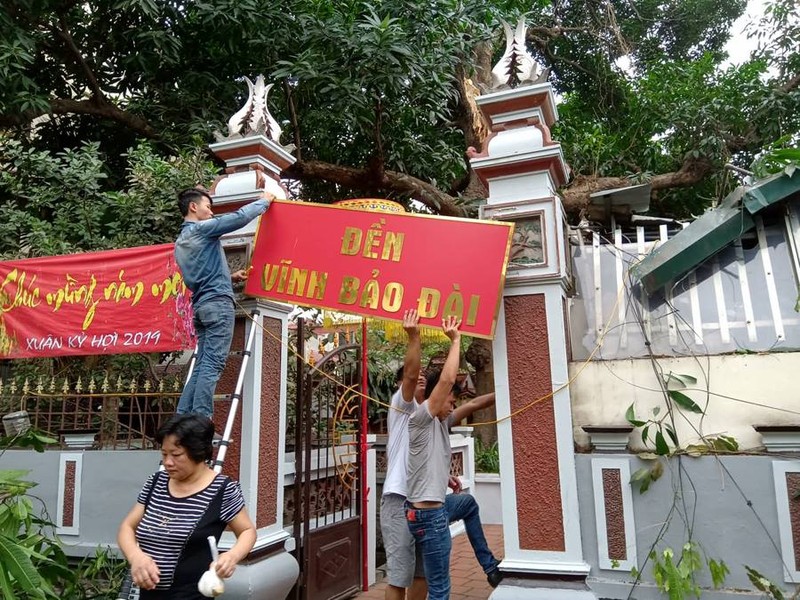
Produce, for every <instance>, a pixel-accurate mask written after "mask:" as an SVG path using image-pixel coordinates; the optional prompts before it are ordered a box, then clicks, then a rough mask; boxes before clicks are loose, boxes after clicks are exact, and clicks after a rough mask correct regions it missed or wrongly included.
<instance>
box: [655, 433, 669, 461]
mask: <svg viewBox="0 0 800 600" xmlns="http://www.w3.org/2000/svg"><path fill="white" fill-rule="evenodd" d="M656 454H661V455H662V456H663V455H665V454H669V446H668V445H667V441H666V440H665V439H664V435H663V434H662V433H661V432H660V431H658V432H656Z"/></svg>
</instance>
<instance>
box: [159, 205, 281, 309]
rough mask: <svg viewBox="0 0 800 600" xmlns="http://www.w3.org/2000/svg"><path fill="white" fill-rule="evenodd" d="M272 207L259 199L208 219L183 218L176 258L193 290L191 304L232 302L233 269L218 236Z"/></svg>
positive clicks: (242, 225) (176, 243) (240, 226)
mask: <svg viewBox="0 0 800 600" xmlns="http://www.w3.org/2000/svg"><path fill="white" fill-rule="evenodd" d="M267 208H269V201H267V200H256V201H255V202H251V203H250V204H247V205H245V206H243V207H242V208H240V209H239V210H237V211H236V212H232V213H226V214H224V215H221V216H219V217H214V218H212V219H207V220H205V221H184V222H183V225H182V226H181V232H180V233H179V234H178V239H177V240H175V260H176V261H177V262H178V266H179V267H180V269H181V274H182V275H183V280H184V281H185V282H186V287H188V288H189V289H190V290H191V292H192V305H193V306H194V307H195V308H197V307H198V306H200V305H201V304H203V303H204V302H208V301H210V300H213V299H218V298H230V299H231V301H233V285H232V283H231V271H230V269H229V268H228V262H227V261H226V260H225V253H224V252H223V250H222V244H221V243H220V241H219V238H220V237H221V236H223V235H225V234H226V233H230V232H231V231H236V230H237V229H241V228H242V227H244V226H245V225H247V224H248V223H249V222H250V221H252V220H253V219H255V218H256V217H257V216H258V215H260V214H262V213H263V212H265V211H266V210H267Z"/></svg>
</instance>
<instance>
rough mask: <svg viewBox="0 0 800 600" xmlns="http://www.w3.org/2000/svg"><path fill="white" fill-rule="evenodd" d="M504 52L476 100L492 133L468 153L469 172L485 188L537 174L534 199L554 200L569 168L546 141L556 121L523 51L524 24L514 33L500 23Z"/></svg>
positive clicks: (546, 89) (549, 97) (542, 74)
mask: <svg viewBox="0 0 800 600" xmlns="http://www.w3.org/2000/svg"><path fill="white" fill-rule="evenodd" d="M503 29H504V30H505V32H506V51H505V53H504V54H503V56H502V58H501V59H500V60H499V61H498V62H497V64H496V65H495V67H494V69H492V82H491V84H490V85H489V86H484V87H483V88H482V91H483V92H484V93H483V95H481V96H478V97H477V98H476V99H475V102H476V104H477V105H478V108H479V109H480V111H481V113H482V114H483V116H484V118H485V119H486V121H487V123H488V125H489V129H490V130H491V133H490V134H489V137H488V138H487V140H486V142H485V143H484V148H483V151H482V152H480V153H479V152H477V151H476V150H475V149H474V148H468V149H467V154H468V156H469V157H470V158H471V163H472V167H473V169H475V172H476V173H477V174H478V177H480V179H481V180H482V181H483V183H484V185H485V186H486V187H487V188H488V189H489V196H490V198H489V202H490V203H492V201H493V199H492V198H491V197H492V196H497V194H495V193H493V190H492V182H493V181H498V180H500V179H501V178H505V177H508V176H517V175H521V174H533V173H536V172H538V173H540V174H542V175H543V176H544V177H545V178H546V181H544V180H542V178H541V177H540V178H539V179H540V180H541V183H540V184H539V185H538V186H537V187H539V189H540V190H542V191H541V193H539V194H538V195H540V196H544V195H552V194H553V193H554V192H555V189H556V188H558V187H560V186H562V185H564V184H565V183H566V182H567V179H568V174H569V169H568V167H567V164H566V162H565V161H564V157H563V154H562V152H561V146H560V145H559V144H558V143H557V142H554V141H553V140H552V138H551V137H550V126H551V125H552V124H553V123H555V122H556V121H557V120H558V111H557V109H556V103H555V98H554V96H553V89H552V87H551V86H550V84H549V83H547V76H548V74H549V70H547V69H543V68H542V66H541V65H540V64H539V63H538V62H536V60H535V59H534V58H533V56H532V55H531V54H530V52H528V49H527V48H526V46H525V31H526V27H525V20H524V19H522V18H520V20H519V21H518V22H517V27H516V29H515V30H512V29H511V26H510V25H509V24H508V23H505V22H503Z"/></svg>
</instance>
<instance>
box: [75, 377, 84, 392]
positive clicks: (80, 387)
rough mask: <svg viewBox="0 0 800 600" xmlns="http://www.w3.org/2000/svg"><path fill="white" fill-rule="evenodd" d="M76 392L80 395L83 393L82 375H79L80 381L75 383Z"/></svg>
mask: <svg viewBox="0 0 800 600" xmlns="http://www.w3.org/2000/svg"><path fill="white" fill-rule="evenodd" d="M75 391H76V392H77V393H79V394H80V393H82V392H83V381H82V380H81V376H80V375H78V381H77V382H75Z"/></svg>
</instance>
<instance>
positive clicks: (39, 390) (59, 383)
mask: <svg viewBox="0 0 800 600" xmlns="http://www.w3.org/2000/svg"><path fill="white" fill-rule="evenodd" d="M181 386H182V380H181V379H180V378H178V377H171V376H169V377H165V378H163V379H160V380H158V381H152V380H150V379H143V380H139V379H138V378H135V377H123V376H122V375H110V374H103V375H98V376H89V377H87V378H83V377H78V378H77V379H74V380H69V379H67V378H64V379H57V378H55V377H50V378H36V379H35V380H33V381H31V380H30V379H27V378H26V379H21V380H20V379H17V378H5V379H3V378H0V414H2V415H8V414H9V413H15V412H19V411H25V412H27V413H28V418H29V419H30V421H31V425H32V426H33V427H34V428H36V429H38V430H41V431H44V432H46V433H48V434H49V435H50V436H52V437H53V438H55V439H57V440H58V443H59V444H60V445H61V446H62V447H66V448H83V449H87V450H90V449H95V450H124V449H148V448H155V447H156V445H155V442H154V440H153V438H154V436H155V432H156V430H157V428H158V426H159V425H160V424H161V423H163V421H164V420H165V419H166V418H167V417H169V416H170V415H172V414H173V413H174V412H175V407H176V405H177V401H178V397H179V396H180V390H181Z"/></svg>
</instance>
